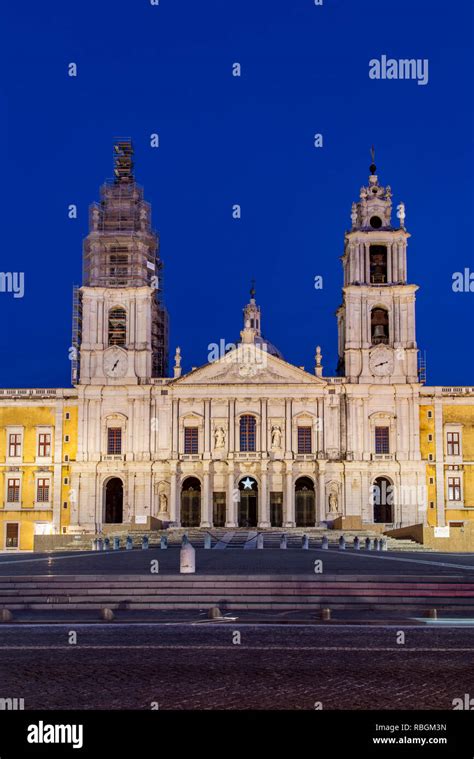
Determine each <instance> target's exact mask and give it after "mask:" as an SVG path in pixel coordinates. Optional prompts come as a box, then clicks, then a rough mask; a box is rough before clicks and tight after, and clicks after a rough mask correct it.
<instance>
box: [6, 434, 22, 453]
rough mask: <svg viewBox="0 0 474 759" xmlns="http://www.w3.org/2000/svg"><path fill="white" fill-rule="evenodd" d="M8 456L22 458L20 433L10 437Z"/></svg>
mask: <svg viewBox="0 0 474 759" xmlns="http://www.w3.org/2000/svg"><path fill="white" fill-rule="evenodd" d="M8 455H9V456H10V457H11V458H15V457H18V456H21V434H20V433H18V432H13V433H11V434H10V435H9V436H8Z"/></svg>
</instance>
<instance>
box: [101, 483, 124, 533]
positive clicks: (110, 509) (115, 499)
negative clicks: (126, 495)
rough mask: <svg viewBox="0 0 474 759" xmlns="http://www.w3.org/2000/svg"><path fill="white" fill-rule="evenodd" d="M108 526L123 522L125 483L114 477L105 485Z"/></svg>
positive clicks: (106, 520)
mask: <svg viewBox="0 0 474 759" xmlns="http://www.w3.org/2000/svg"><path fill="white" fill-rule="evenodd" d="M104 521H105V522H106V523H107V524H121V523H122V522H123V482H122V480H121V479H120V478H119V477H112V478H111V479H110V480H107V482H106V484H105V520H104Z"/></svg>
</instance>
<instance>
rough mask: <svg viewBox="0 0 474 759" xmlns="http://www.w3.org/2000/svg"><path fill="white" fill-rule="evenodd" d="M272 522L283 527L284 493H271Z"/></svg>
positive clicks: (272, 524) (273, 524)
mask: <svg viewBox="0 0 474 759" xmlns="http://www.w3.org/2000/svg"><path fill="white" fill-rule="evenodd" d="M270 524H271V526H272V527H283V493H275V492H271V493H270Z"/></svg>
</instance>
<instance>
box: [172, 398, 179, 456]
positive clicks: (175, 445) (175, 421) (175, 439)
mask: <svg viewBox="0 0 474 759" xmlns="http://www.w3.org/2000/svg"><path fill="white" fill-rule="evenodd" d="M171 424H172V430H173V431H172V445H171V455H172V457H173V458H174V459H175V458H178V451H179V401H178V400H173V401H172V420H171Z"/></svg>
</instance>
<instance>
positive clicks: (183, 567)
mask: <svg viewBox="0 0 474 759" xmlns="http://www.w3.org/2000/svg"><path fill="white" fill-rule="evenodd" d="M179 571H180V573H181V574H182V575H190V574H194V573H195V571H196V551H195V550H194V548H193V546H192V545H191V543H190V542H189V540H188V541H187V543H184V544H183V545H182V546H181V550H180V552H179Z"/></svg>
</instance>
